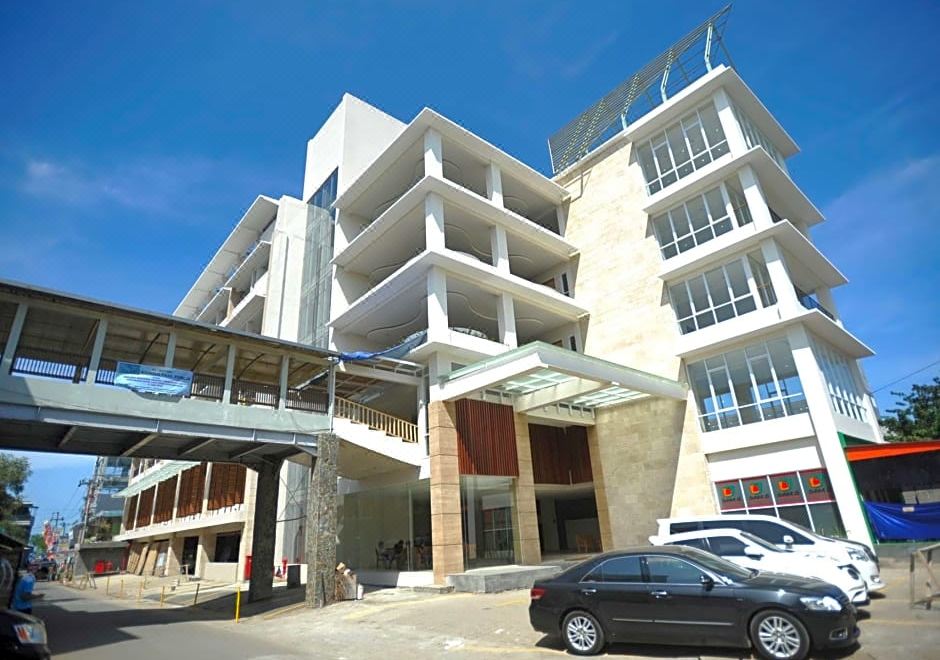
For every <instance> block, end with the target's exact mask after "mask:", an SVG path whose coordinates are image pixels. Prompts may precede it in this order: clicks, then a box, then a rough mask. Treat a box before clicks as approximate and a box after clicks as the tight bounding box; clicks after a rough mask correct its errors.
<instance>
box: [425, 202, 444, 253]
mask: <svg viewBox="0 0 940 660" xmlns="http://www.w3.org/2000/svg"><path fill="white" fill-rule="evenodd" d="M424 249H425V250H434V251H437V252H440V251H441V250H443V249H444V200H443V198H442V197H441V196H440V195H438V194H437V193H428V195H427V196H426V197H425V198H424Z"/></svg>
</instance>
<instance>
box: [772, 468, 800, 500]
mask: <svg viewBox="0 0 940 660" xmlns="http://www.w3.org/2000/svg"><path fill="white" fill-rule="evenodd" d="M770 483H771V485H772V486H773V488H774V499H776V500H777V504H801V503H802V502H803V493H802V492H800V481H799V479H798V478H797V476H796V472H787V473H785V474H774V475H771V476H770Z"/></svg>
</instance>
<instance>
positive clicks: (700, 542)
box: [672, 539, 709, 550]
mask: <svg viewBox="0 0 940 660" xmlns="http://www.w3.org/2000/svg"><path fill="white" fill-rule="evenodd" d="M672 545H685V546H688V547H690V548H698V549H699V550H708V549H709V548H708V544H707V543H706V542H705V539H686V540H685V541H676V542H675V543H673V544H672Z"/></svg>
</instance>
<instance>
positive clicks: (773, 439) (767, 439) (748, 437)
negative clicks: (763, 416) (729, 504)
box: [701, 412, 816, 455]
mask: <svg viewBox="0 0 940 660" xmlns="http://www.w3.org/2000/svg"><path fill="white" fill-rule="evenodd" d="M815 434H816V432H815V430H814V429H813V422H812V420H811V419H810V415H809V413H807V412H804V413H799V414H796V415H787V416H786V417H777V418H776V419H768V420H765V421H762V422H754V423H751V424H743V425H740V426H733V427H731V428H726V429H721V430H716V431H708V432H707V433H702V434H701V439H702V451H703V452H704V453H705V454H706V455H707V454H717V453H720V452H725V451H733V450H737V449H744V448H747V447H761V446H766V445H772V444H775V443H778V442H788V441H792V440H797V439H800V438H811V437H813V436H814V435H815Z"/></svg>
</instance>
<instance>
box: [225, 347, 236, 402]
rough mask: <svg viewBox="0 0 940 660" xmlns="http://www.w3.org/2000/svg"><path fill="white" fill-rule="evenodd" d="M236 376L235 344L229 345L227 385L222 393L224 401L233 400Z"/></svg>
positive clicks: (226, 365)
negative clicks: (233, 382)
mask: <svg viewBox="0 0 940 660" xmlns="http://www.w3.org/2000/svg"><path fill="white" fill-rule="evenodd" d="M234 378H235V345H234V344H229V345H228V357H227V359H226V361H225V385H224V387H223V393H222V403H231V402H232V380H233V379H234Z"/></svg>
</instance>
